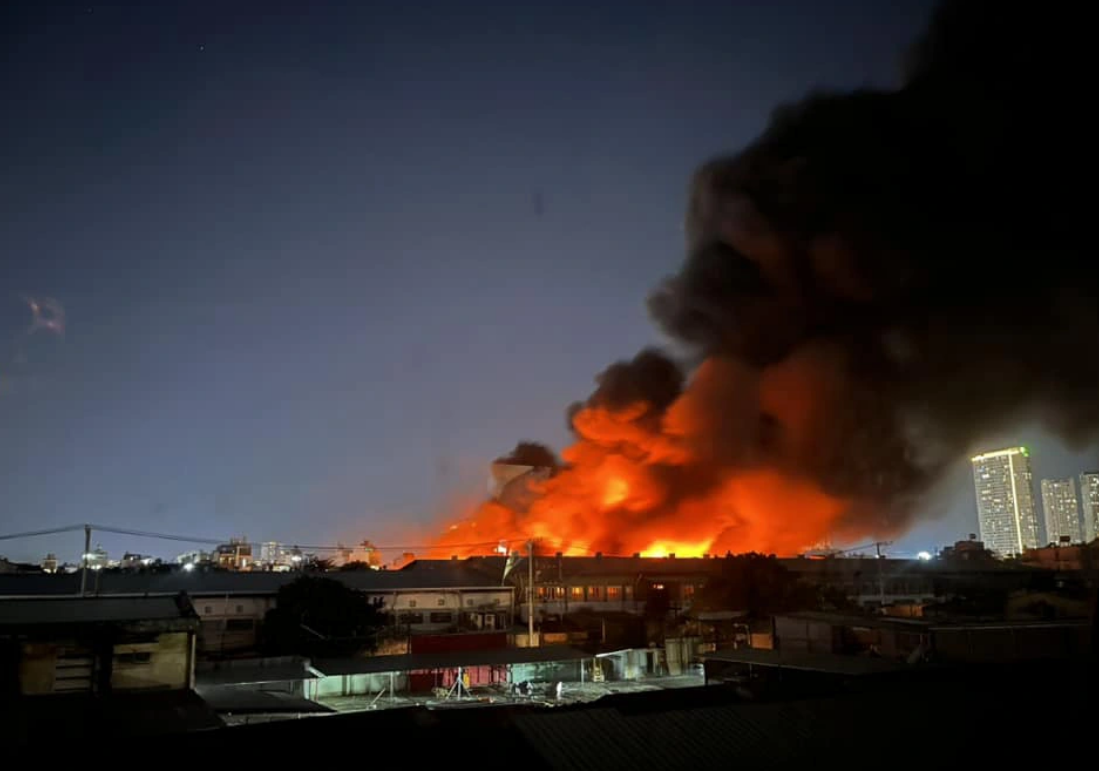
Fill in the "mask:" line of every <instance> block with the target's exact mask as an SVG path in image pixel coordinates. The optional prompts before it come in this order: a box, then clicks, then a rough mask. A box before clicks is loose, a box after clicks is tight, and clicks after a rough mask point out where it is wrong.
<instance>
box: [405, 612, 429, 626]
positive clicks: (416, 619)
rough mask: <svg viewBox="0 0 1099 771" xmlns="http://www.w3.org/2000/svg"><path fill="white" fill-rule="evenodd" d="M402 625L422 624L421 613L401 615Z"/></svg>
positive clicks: (422, 616) (422, 617) (422, 615)
mask: <svg viewBox="0 0 1099 771" xmlns="http://www.w3.org/2000/svg"><path fill="white" fill-rule="evenodd" d="M400 620H401V623H402V624H422V623H424V614H423V613H402V614H401V615H400Z"/></svg>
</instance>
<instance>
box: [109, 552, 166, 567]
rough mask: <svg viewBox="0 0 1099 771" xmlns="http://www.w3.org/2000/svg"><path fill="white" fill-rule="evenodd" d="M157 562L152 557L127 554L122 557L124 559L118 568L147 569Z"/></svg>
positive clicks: (120, 561) (119, 562)
mask: <svg viewBox="0 0 1099 771" xmlns="http://www.w3.org/2000/svg"><path fill="white" fill-rule="evenodd" d="M156 561H157V560H156V558H155V557H150V556H148V555H147V554H135V553H133V552H126V553H125V554H123V555H122V559H121V560H119V561H118V566H119V567H120V568H122V569H123V570H137V569H138V568H147V567H149V566H150V565H152V564H153V563H155V562H156Z"/></svg>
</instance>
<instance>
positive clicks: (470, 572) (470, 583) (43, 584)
mask: <svg viewBox="0 0 1099 771" xmlns="http://www.w3.org/2000/svg"><path fill="white" fill-rule="evenodd" d="M302 575H316V576H319V577H323V578H331V579H333V580H336V581H339V582H341V583H343V584H345V585H346V586H348V587H350V588H352V589H358V590H360V591H365V592H379V593H384V592H393V591H402V590H416V589H421V590H427V589H467V588H468V589H474V588H476V589H485V588H501V589H504V590H505V591H510V587H501V586H500V582H499V579H497V580H496V581H495V582H493V581H492V580H491V579H490V578H488V577H487V576H486V575H485V574H484V573H482V572H480V571H477V570H474V569H471V568H469V567H467V566H465V565H463V564H462V563H454V564H452V565H449V566H448V567H446V568H439V569H434V570H430V571H405V570H359V571H349V572H338V571H337V572H330V573H316V574H302V573H259V572H257V573H239V572H233V571H227V570H211V571H201V570H196V571H194V572H186V571H183V570H175V571H172V572H170V573H152V572H149V573H115V572H107V571H104V572H101V573H97V574H92V575H89V576H88V581H87V588H88V593H89V594H98V595H118V594H130V595H143V594H178V593H179V592H187V593H188V594H190V595H192V596H202V595H225V594H275V593H276V592H278V590H279V587H281V586H283V585H284V584H288V583H290V582H291V581H293V580H294V579H296V578H299V577H301V576H302ZM79 593H80V574H79V573H68V574H60V575H48V574H39V575H19V574H11V575H0V596H41V595H66V594H67V595H76V594H79Z"/></svg>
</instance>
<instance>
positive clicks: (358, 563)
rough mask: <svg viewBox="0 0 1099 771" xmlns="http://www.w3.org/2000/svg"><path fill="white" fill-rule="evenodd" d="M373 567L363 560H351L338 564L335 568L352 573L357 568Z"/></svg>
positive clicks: (371, 568) (368, 568) (367, 568)
mask: <svg viewBox="0 0 1099 771" xmlns="http://www.w3.org/2000/svg"><path fill="white" fill-rule="evenodd" d="M373 569H374V568H373V567H372V566H371V564H370V563H369V562H363V561H362V560H353V561H351V562H345V563H344V564H343V565H340V567H339V568H337V570H338V571H339V572H341V573H353V572H355V571H359V570H373Z"/></svg>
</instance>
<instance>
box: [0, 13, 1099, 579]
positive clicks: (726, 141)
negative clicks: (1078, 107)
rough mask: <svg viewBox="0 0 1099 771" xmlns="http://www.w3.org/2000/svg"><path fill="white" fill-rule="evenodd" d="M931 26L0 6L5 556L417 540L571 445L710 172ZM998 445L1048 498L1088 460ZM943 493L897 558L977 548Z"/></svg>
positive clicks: (660, 16) (643, 323) (963, 472)
mask: <svg viewBox="0 0 1099 771" xmlns="http://www.w3.org/2000/svg"><path fill="white" fill-rule="evenodd" d="M474 6H475V7H476V9H479V10H481V11H484V12H485V14H486V15H487V14H488V13H489V11H491V10H492V9H488V10H486V9H487V6H481V5H479V4H477V3H474ZM931 6H932V3H931V2H930V0H928V1H926V2H925V1H924V0H905V1H904V2H901V3H899V4H898V3H894V4H891V5H890V6H889V7H888V8H887V7H885V6H883V5H881V4H873V3H866V2H865V0H863V1H862V2H858V1H856V0H846V1H845V2H840V3H838V4H834V5H833V6H831V7H830V8H828V9H826V10H822V9H821V8H820V7H818V6H815V5H813V4H808V3H805V2H804V1H802V2H795V1H794V0H785V1H784V2H779V3H774V4H769V5H768V6H767V8H766V9H762V10H760V9H752V8H749V7H738V6H736V5H735V4H729V3H716V2H715V3H709V4H705V3H704V4H702V5H701V6H698V7H693V8H691V9H685V8H684V9H680V8H678V7H676V8H650V7H645V8H635V9H633V10H632V11H631V13H630V14H629V15H628V19H626V20H625V21H624V20H623V18H622V17H620V16H619V14H617V13H615V12H610V11H600V10H598V9H591V8H589V7H588V6H587V5H586V4H568V3H566V4H563V5H560V6H559V7H558V6H555V7H554V9H553V10H552V12H551V11H549V10H548V9H542V11H540V12H538V13H536V14H535V17H536V18H534V19H533V20H530V19H526V18H519V17H518V15H516V14H514V13H513V12H512V11H511V10H508V9H503V10H502V11H501V15H498V16H497V17H496V19H497V22H498V24H497V25H496V26H492V25H486V24H484V23H483V19H482V18H480V17H478V14H476V13H464V12H463V13H456V12H454V11H451V10H449V9H448V8H447V7H444V6H441V5H440V6H439V7H438V8H437V9H436V11H437V12H438V13H437V15H433V14H431V13H428V14H427V15H428V16H431V17H433V18H434V21H433V23H432V24H428V25H426V26H425V24H424V23H423V19H421V18H420V16H419V15H418V14H419V12H418V11H414V10H411V9H409V10H402V9H380V10H377V9H374V8H366V7H362V8H355V7H341V8H339V9H334V10H331V11H330V12H328V13H325V14H304V15H303V16H302V17H300V18H299V17H297V16H294V15H288V14H286V13H276V12H272V13H270V14H268V15H265V16H264V17H263V18H262V19H255V18H251V17H250V16H247V15H244V14H241V13H240V12H237V11H227V10H226V9H225V8H224V7H223V4H212V3H206V2H199V3H188V4H180V3H173V2H165V3H157V4H150V5H148V6H147V7H139V8H131V9H127V10H125V11H123V10H121V9H115V8H99V9H96V11H95V13H87V12H85V10H86V9H84V8H77V9H75V12H73V9H70V8H53V7H49V4H47V3H29V2H23V3H20V2H15V3H9V4H6V5H5V13H6V14H7V15H5V17H4V18H5V24H4V25H3V29H4V32H5V34H7V35H9V36H10V37H8V38H6V40H7V41H8V42H9V43H10V45H9V46H8V47H7V48H6V50H7V51H8V53H9V58H8V59H7V60H6V65H5V75H6V76H7V78H8V79H7V80H5V83H7V84H8V85H11V86H13V88H12V93H13V102H12V104H13V109H12V110H11V114H12V118H11V119H10V120H8V121H5V122H4V124H3V126H2V127H0V132H2V137H0V139H2V141H0V157H2V159H3V166H4V168H5V170H6V174H5V185H4V189H3V194H4V201H5V204H6V208H5V210H6V211H7V212H9V214H10V216H8V217H6V218H4V221H3V222H2V223H0V245H2V246H3V249H4V252H5V254H8V255H11V259H7V260H5V261H4V264H3V266H2V267H0V285H3V286H4V287H5V288H6V290H7V291H6V293H5V295H4V297H3V298H0V300H2V302H0V328H2V331H3V333H4V334H5V335H6V339H7V340H9V341H14V342H12V344H11V345H10V346H9V348H10V350H5V351H4V358H3V359H0V425H2V426H3V427H4V429H5V431H6V435H8V436H9V437H12V439H11V440H10V441H8V442H5V443H4V444H3V445H2V446H0V483H2V484H0V489H2V490H3V501H2V502H3V505H4V511H5V530H7V531H9V532H10V531H21V530H30V529H34V528H38V527H49V526H58V525H64V524H68V523H70V522H81V521H86V520H91V521H105V522H109V523H111V524H113V525H116V526H119V527H124V528H133V529H153V530H164V531H175V530H180V529H185V530H187V531H188V532H193V533H194V534H195V535H196V536H200V537H203V538H212V539H218V538H227V537H228V536H229V535H231V534H232V533H236V532H249V533H261V532H262V533H266V534H268V535H267V537H269V538H273V539H277V540H281V541H283V542H288V543H293V542H308V541H315V540H318V537H319V536H323V537H322V538H320V540H322V541H324V542H330V543H335V542H336V541H337V540H341V539H342V540H344V541H349V542H357V540H360V539H361V538H363V537H364V536H366V537H371V538H376V539H377V540H379V541H380V542H382V543H394V542H404V541H405V540H406V539H408V538H410V537H412V538H413V543H425V542H427V541H428V540H429V537H430V536H431V535H433V534H435V533H436V532H437V528H438V526H439V525H440V524H441V523H443V522H444V521H447V520H448V519H449V518H451V517H452V516H453V515H454V514H455V513H456V512H461V511H463V510H464V507H466V506H467V504H468V503H469V502H470V501H471V500H475V496H476V494H478V493H480V492H481V491H483V478H484V472H483V469H484V466H485V464H487V462H488V461H489V459H491V458H493V457H496V456H498V455H499V454H500V453H503V452H507V451H508V449H509V448H510V447H512V446H513V445H514V443H515V441H516V440H517V439H520V438H533V439H538V440H544V441H545V442H547V443H548V444H550V445H552V446H553V447H555V448H557V449H561V448H563V447H565V446H566V445H567V444H568V442H569V440H570V434H569V431H568V429H567V427H566V426H565V421H564V420H562V412H563V410H564V409H565V408H567V406H568V405H569V404H570V403H572V402H573V401H574V400H575V399H576V398H577V397H579V396H582V395H583V394H584V393H586V392H587V391H588V390H589V389H590V386H591V382H592V379H593V377H594V376H595V375H596V373H598V372H600V371H601V370H602V369H603V368H604V367H605V366H606V364H607V363H608V362H610V361H613V360H614V359H616V358H618V357H622V356H629V355H631V354H632V353H633V352H634V351H636V350H637V349H639V348H641V347H642V346H644V345H646V344H650V343H653V342H661V341H662V339H663V338H662V337H661V335H660V334H659V333H658V332H657V331H656V330H655V329H654V328H653V326H652V324H651V322H650V320H649V318H648V315H647V313H646V310H645V308H644V302H643V298H644V297H645V296H646V295H647V294H648V293H649V291H650V290H651V289H652V288H653V286H654V285H656V284H657V283H658V282H659V281H660V280H661V279H662V278H663V277H664V276H666V275H668V274H669V273H670V272H672V271H674V270H675V269H676V267H677V266H678V265H679V264H680V262H681V261H682V257H683V232H682V225H683V220H684V210H685V208H686V196H685V191H686V187H687V183H688V179H689V177H690V175H691V173H692V172H693V170H694V169H695V168H696V167H697V164H698V163H700V162H702V161H704V160H705V159H707V158H709V157H712V156H713V155H714V154H716V153H720V152H726V151H728V152H732V151H736V150H738V149H740V148H742V147H744V146H745V145H746V144H747V143H749V142H751V141H752V140H753V139H754V138H755V137H756V136H757V135H758V133H759V130H760V129H761V128H762V127H763V126H764V125H765V124H766V122H767V120H768V117H769V116H770V115H771V114H772V112H773V110H774V108H775V106H776V105H779V104H783V103H787V102H790V101H791V100H795V99H798V98H800V97H801V96H802V95H803V94H805V93H806V92H807V91H809V90H812V89H814V88H818V87H821V88H826V89H838V90H841V91H846V90H849V89H852V88H859V87H862V86H877V87H881V86H891V85H895V84H897V83H898V82H899V81H900V69H901V68H900V67H899V65H898V54H899V53H900V52H901V51H903V50H905V49H906V47H907V46H908V45H909V44H910V42H911V41H912V40H913V38H914V36H915V35H916V34H917V33H918V32H919V30H920V29H921V28H922V27H923V26H924V25H925V23H926V20H927V18H928V14H929V10H930V8H931ZM791 18H798V19H803V20H806V22H807V23H806V25H805V27H806V28H807V29H812V30H813V32H812V34H811V35H805V34H804V33H801V32H797V33H793V34H792V33H791V30H790V25H789V19H791ZM810 20H811V22H812V23H809V21H810ZM623 25H624V26H623ZM382 30H384V34H382V32H381V31H382ZM578 30H579V32H578ZM607 39H615V40H619V41H620V42H619V43H617V44H616V46H615V47H614V54H613V55H610V56H608V54H607V48H606V44H605V41H606V40H607ZM836 40H843V41H845V43H844V45H842V46H839V47H837V46H836V44H835V41H836ZM28 41H33V43H31V42H28ZM761 41H775V42H774V43H773V44H772V43H767V44H763V43H761ZM562 46H565V48H564V49H562ZM562 50H565V51H566V52H567V55H563V54H562ZM742 57H747V59H742ZM744 61H750V62H751V63H752V66H750V67H747V68H746V67H744V66H743V63H744ZM83 73H90V75H88V76H85V75H84V74H83ZM685 84H686V85H685ZM438 115H443V116H445V119H443V120H437V119H436V117H437V116H438ZM59 190H63V191H66V192H65V194H64V195H58V192H57V191H59ZM577 341H582V344H580V345H578V344H577ZM505 352H507V355H504V354H505ZM511 352H516V353H511ZM1011 430H1012V431H1013V432H1014V431H1017V429H1016V428H1015V427H1012V429H1011ZM1010 441H1013V442H1014V441H1021V442H1025V443H1027V444H1028V445H1030V446H1033V447H1035V448H1036V449H1037V450H1038V452H1037V456H1038V457H1040V458H1041V463H1048V467H1046V468H1040V469H1036V470H1037V471H1038V472H1039V473H1040V474H1041V475H1042V476H1048V477H1051V478H1052V477H1063V476H1067V475H1074V474H1078V473H1079V470H1080V469H1081V468H1095V467H1096V463H1097V461H1099V451H1097V448H1096V447H1095V445H1094V444H1091V445H1088V446H1085V447H1082V448H1077V449H1074V450H1069V449H1066V448H1065V446H1064V445H1063V443H1061V442H1059V441H1057V440H1055V439H1053V438H1052V437H1051V436H1050V434H1048V433H1044V432H1042V431H1041V430H1040V429H1036V430H1035V432H1034V433H1033V435H1025V436H1024V435H1020V436H1018V438H1012V439H1011V440H1010ZM1058 458H1059V460H1058ZM962 460H964V459H962ZM966 477H967V469H964V468H962V464H953V465H951V467H950V474H949V476H948V478H947V479H945V480H944V481H943V483H942V484H940V485H937V486H936V487H934V488H933V489H932V490H930V491H928V494H927V496H926V498H925V499H922V500H920V501H919V504H918V509H919V516H918V517H917V519H916V521H915V522H914V526H913V528H912V529H910V530H909V531H907V532H906V533H905V534H902V535H900V536H898V538H897V544H898V545H897V547H896V548H898V549H903V550H906V551H908V552H910V553H915V552H917V551H920V550H925V549H929V548H933V547H934V546H936V545H940V544H943V543H949V542H951V541H952V540H953V539H955V538H957V537H959V535H960V534H964V533H967V532H970V531H971V530H972V529H973V528H974V527H975V524H976V514H975V512H974V509H973V506H972V504H971V498H972V496H971V493H970V492H969V489H970V487H969V486H970V485H971V483H972V482H971V480H969V479H967V478H966ZM778 516H781V513H779V514H778ZM413 536H414V537H413ZM398 539H400V540H398ZM77 540H79V539H77ZM106 545H107V546H108V548H109V549H110V550H111V551H112V552H116V553H121V552H124V551H138V552H144V551H147V550H148V549H147V545H146V544H145V543H144V542H142V541H140V540H137V539H133V538H129V537H127V536H112V538H111V542H110V543H109V544H106ZM77 548H78V547H77ZM62 549H63V550H65V551H69V550H71V549H72V547H71V546H69V545H68V543H67V542H64V543H62V542H59V541H56V542H55V541H53V540H50V539H46V540H45V541H41V542H28V543H25V544H24V543H21V544H18V545H15V544H11V545H9V544H7V543H4V544H3V545H2V546H0V553H4V554H7V555H8V556H9V557H11V558H12V559H28V560H29V559H35V560H37V559H38V558H39V557H40V555H41V554H42V553H44V552H47V551H51V550H52V551H57V550H62ZM74 551H75V550H74ZM76 553H78V552H76Z"/></svg>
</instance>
